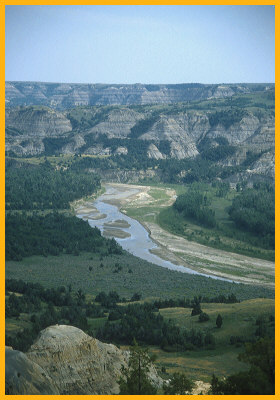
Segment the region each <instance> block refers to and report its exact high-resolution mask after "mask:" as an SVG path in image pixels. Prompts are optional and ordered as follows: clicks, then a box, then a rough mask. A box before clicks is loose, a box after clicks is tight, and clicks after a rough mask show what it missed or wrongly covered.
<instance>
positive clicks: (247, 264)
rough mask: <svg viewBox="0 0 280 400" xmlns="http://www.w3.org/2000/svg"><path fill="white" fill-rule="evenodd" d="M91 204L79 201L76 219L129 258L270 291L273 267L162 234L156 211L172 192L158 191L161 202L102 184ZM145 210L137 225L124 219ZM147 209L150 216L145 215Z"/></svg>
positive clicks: (143, 190)
mask: <svg viewBox="0 0 280 400" xmlns="http://www.w3.org/2000/svg"><path fill="white" fill-rule="evenodd" d="M104 186H105V193H104V194H102V195H101V196H99V197H98V198H97V199H96V200H85V201H80V202H78V203H77V204H76V206H75V212H76V215H77V216H78V217H79V218H83V219H85V220H88V222H89V224H90V225H91V226H92V227H94V226H96V227H98V228H99V229H100V230H101V232H102V234H103V235H104V236H106V237H114V238H115V240H116V241H117V242H118V243H119V244H120V245H121V246H122V247H123V248H124V249H125V250H127V251H129V252H130V253H131V254H133V255H135V256H138V257H140V258H142V259H145V260H147V261H149V262H152V263H154V264H157V265H159V266H162V267H165V268H169V269H172V270H177V271H180V272H183V273H190V274H199V275H203V276H207V277H212V278H215V279H222V280H226V281H234V282H242V283H247V284H254V285H262V286H266V287H274V263H273V262H270V261H266V260H261V259H257V258H252V257H247V256H244V255H240V254H236V253H232V252H226V251H223V250H219V249H214V248H212V247H208V246H204V245H201V244H198V243H195V242H192V241H189V240H187V239H185V238H182V237H180V236H176V235H174V234H172V233H169V232H167V231H165V230H164V229H162V228H161V227H160V226H159V225H158V224H157V222H156V218H155V206H158V209H160V208H162V207H166V206H169V205H171V204H172V203H173V202H174V200H175V199H176V193H175V191H174V190H172V189H170V188H168V189H166V188H165V189H160V190H161V191H162V194H163V195H164V196H163V195H162V196H161V197H162V198H163V199H164V200H160V199H159V198H157V196H154V197H153V196H151V193H152V190H154V189H152V188H151V187H150V186H137V185H127V184H116V183H106V184H104ZM139 207H145V210H146V214H145V215H144V217H146V218H143V219H141V221H140V222H141V223H140V222H139V221H137V220H136V219H134V218H131V217H129V216H128V215H126V214H129V211H130V210H133V209H135V208H139ZM149 209H150V212H149Z"/></svg>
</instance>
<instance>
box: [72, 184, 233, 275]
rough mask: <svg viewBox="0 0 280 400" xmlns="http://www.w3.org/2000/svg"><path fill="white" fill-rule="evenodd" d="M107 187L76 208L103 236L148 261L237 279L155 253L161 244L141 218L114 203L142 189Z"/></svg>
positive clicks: (186, 270)
mask: <svg viewBox="0 0 280 400" xmlns="http://www.w3.org/2000/svg"><path fill="white" fill-rule="evenodd" d="M105 189H106V192H105V193H104V194H102V195H101V196H99V197H98V198H97V199H96V200H94V201H87V202H85V203H83V204H82V205H80V206H79V207H78V208H77V209H76V215H77V217H78V218H82V219H84V220H87V221H88V223H89V225H90V226H92V227H97V228H99V229H100V231H101V233H102V235H103V236H105V237H114V239H115V240H116V241H117V242H118V243H119V244H120V245H121V247H122V248H123V249H125V250H127V251H128V252H129V253H131V254H133V255H134V256H137V257H140V258H142V259H144V260H146V261H149V262H151V263H154V264H156V265H159V266H161V267H164V268H169V269H171V270H175V271H180V272H183V273H189V274H196V275H202V276H206V277H211V278H214V279H221V280H225V281H229V282H233V281H232V280H229V279H225V278H221V277H217V276H214V275H207V274H203V273H200V272H198V271H195V270H193V269H191V268H187V267H185V266H183V265H176V264H173V263H172V262H170V261H167V260H164V259H162V258H160V257H159V256H157V255H155V254H153V253H151V250H153V249H156V248H157V247H158V245H157V244H156V243H155V242H154V241H153V240H152V239H151V238H150V236H149V232H148V231H147V230H146V229H145V227H144V226H143V225H141V224H140V223H139V222H138V221H137V220H135V219H133V218H130V217H128V216H127V215H125V214H123V213H122V212H121V211H120V210H119V208H118V206H117V205H114V203H115V204H116V203H117V202H118V201H119V200H122V199H125V198H127V197H131V196H133V195H135V194H137V193H138V192H139V190H138V189H137V188H131V189H129V190H126V191H123V190H121V188H118V187H115V186H110V185H109V184H106V185H105ZM112 203H113V204H112Z"/></svg>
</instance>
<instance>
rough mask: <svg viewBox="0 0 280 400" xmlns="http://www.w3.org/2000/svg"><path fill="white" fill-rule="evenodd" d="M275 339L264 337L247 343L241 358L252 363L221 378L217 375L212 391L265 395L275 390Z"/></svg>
mask: <svg viewBox="0 0 280 400" xmlns="http://www.w3.org/2000/svg"><path fill="white" fill-rule="evenodd" d="M274 353H275V340H274V338H262V339H260V340H259V341H258V342H256V343H249V344H247V345H246V348H245V352H244V353H242V354H240V355H239V356H238V358H239V360H241V361H244V362H247V363H249V364H250V365H251V367H250V370H249V371H242V372H239V373H237V374H234V375H230V376H229V377H227V378H226V379H224V380H221V381H220V380H219V379H218V378H217V377H216V376H215V375H213V377H212V381H211V393H212V394H222V395H236V394H241V395H265V394H269V395H271V394H274V392H275V355H274Z"/></svg>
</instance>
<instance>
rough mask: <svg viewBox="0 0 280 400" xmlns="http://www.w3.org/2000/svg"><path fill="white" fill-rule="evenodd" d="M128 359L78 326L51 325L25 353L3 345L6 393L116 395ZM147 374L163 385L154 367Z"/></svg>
mask: <svg viewBox="0 0 280 400" xmlns="http://www.w3.org/2000/svg"><path fill="white" fill-rule="evenodd" d="M128 359H129V352H128V351H123V350H120V349H118V348H117V347H116V346H114V345H112V344H106V343H102V342H100V341H99V340H97V339H94V338H92V337H91V336H89V335H87V334H85V333H84V332H83V331H82V330H80V329H78V328H75V327H73V326H68V325H54V326H50V327H48V328H46V329H44V330H43V331H41V332H40V334H39V336H38V338H37V340H36V342H35V343H34V344H33V345H32V346H31V348H30V349H29V351H28V352H27V353H26V354H24V353H22V352H20V351H17V350H13V349H12V348H9V347H7V348H6V379H5V387H6V394H65V395H67V394H68V395H71V394H95V395H97V394H99V395H100V394H118V393H119V385H118V383H117V381H118V379H119V377H120V374H121V367H122V365H123V366H125V367H127V365H128ZM149 376H150V379H151V381H152V382H153V384H154V385H156V386H157V387H159V386H161V385H162V379H161V378H160V377H159V376H158V375H157V373H156V370H155V368H154V367H153V366H152V367H151V369H150V374H149Z"/></svg>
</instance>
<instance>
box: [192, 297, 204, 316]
mask: <svg viewBox="0 0 280 400" xmlns="http://www.w3.org/2000/svg"><path fill="white" fill-rule="evenodd" d="M200 302H201V296H199V297H197V296H195V297H194V299H193V300H192V303H191V306H192V307H193V309H192V314H191V315H192V317H193V316H194V315H198V314H201V313H202V310H201V307H200Z"/></svg>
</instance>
